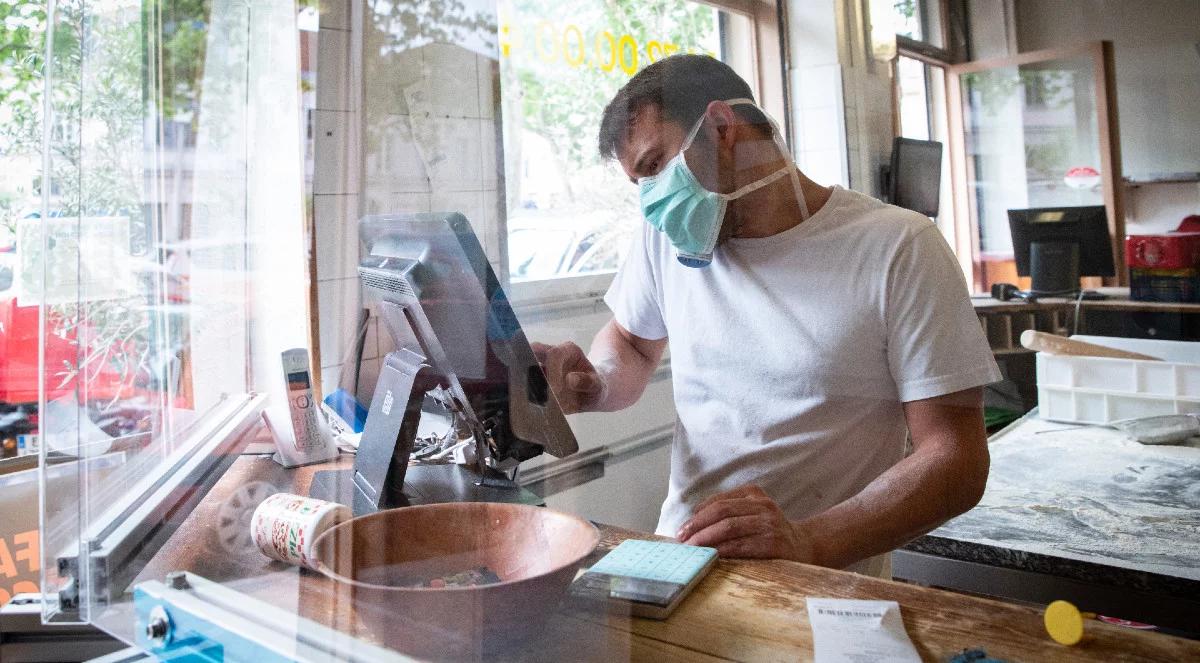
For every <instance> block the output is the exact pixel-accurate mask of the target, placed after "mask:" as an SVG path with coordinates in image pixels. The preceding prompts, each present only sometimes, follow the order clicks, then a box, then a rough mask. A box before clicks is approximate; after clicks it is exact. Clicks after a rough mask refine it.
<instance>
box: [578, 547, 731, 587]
mask: <svg viewBox="0 0 1200 663" xmlns="http://www.w3.org/2000/svg"><path fill="white" fill-rule="evenodd" d="M716 555H717V551H716V549H715V548H702V547H699V546H688V545H684V544H682V543H668V542H665V541H640V540H634V539H628V540H626V541H622V542H621V544H620V545H618V546H617V547H616V548H613V549H612V552H610V553H608V554H607V555H605V556H604V558H603V559H601V560H600V561H599V562H597V563H596V565H595V566H593V567H592V568H591V569H589V571H590V572H592V573H606V574H608V575H614V576H629V577H632V578H644V579H646V580H661V581H664V582H673V583H678V584H680V585H686V584H688V583H689V582H691V580H692V578H694V577H695V576H696V574H698V573H700V571H701V570H702V569H703V568H704V566H705V565H706V564H708V562H709V560H711V559H712V558H713V557H716Z"/></svg>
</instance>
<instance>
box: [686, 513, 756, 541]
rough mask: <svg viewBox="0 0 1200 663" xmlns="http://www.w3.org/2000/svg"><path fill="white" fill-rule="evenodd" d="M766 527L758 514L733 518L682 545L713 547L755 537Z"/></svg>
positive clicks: (690, 538) (700, 533) (700, 532)
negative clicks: (747, 537) (746, 537)
mask: <svg viewBox="0 0 1200 663" xmlns="http://www.w3.org/2000/svg"><path fill="white" fill-rule="evenodd" d="M766 527H767V523H765V522H764V520H763V517H762V516H761V515H759V514H753V515H746V516H734V517H732V518H725V519H723V520H720V521H718V522H716V523H713V524H712V525H709V526H708V527H705V528H704V529H701V530H699V531H697V532H696V533H695V534H693V535H691V536H689V537H688V538H687V539H685V540H683V543H686V544H688V545H690V546H712V547H715V546H717V545H718V544H720V543H724V542H726V541H732V540H734V539H740V538H742V537H745V536H752V535H755V534H757V533H759V532H762V531H763V530H764V529H765V528H766Z"/></svg>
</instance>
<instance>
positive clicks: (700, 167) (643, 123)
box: [617, 105, 736, 244]
mask: <svg viewBox="0 0 1200 663" xmlns="http://www.w3.org/2000/svg"><path fill="white" fill-rule="evenodd" d="M690 130H691V127H684V126H681V125H680V124H679V123H677V122H673V121H670V120H664V119H663V118H662V112H661V111H660V110H659V108H658V106H654V105H651V106H646V107H645V108H643V109H642V110H641V111H640V112H639V113H638V114H637V116H636V117H635V118H634V121H633V124H632V125H631V126H630V129H629V136H628V137H627V138H626V140H625V143H624V144H623V145H621V146H620V147H619V148H618V150H617V161H618V162H620V164H621V168H622V169H623V170H624V171H625V175H626V176H628V177H629V181H631V182H633V183H634V184H637V181H638V179H639V178H642V177H650V176H651V175H657V174H658V173H659V171H661V170H662V169H663V167H664V166H666V165H667V162H668V161H670V160H671V159H674V158H675V156H676V155H677V154H679V149H680V148H681V147H682V146H683V141H684V140H686V139H687V134H688V132H689V131H690ZM726 156H729V155H726ZM684 159H686V160H687V165H688V169H689V170H691V171H692V174H693V175H695V176H696V180H697V181H698V182H699V183H700V186H703V187H704V188H705V189H708V190H709V191H730V190H732V187H733V182H732V181H729V182H723V183H722V178H720V177H719V175H718V173H725V174H726V175H727V176H728V175H730V174H731V173H732V169H731V168H729V167H726V168H721V167H720V163H721V162H722V159H721V158H720V156H719V155H718V154H716V153H715V150H714V146H713V145H712V143H711V142H710V141H709V140H707V138H706V137H705V135H704V131H703V130H701V132H700V134H699V135H697V137H696V139H695V140H694V141H692V144H691V145H690V146H689V147H688V150H687V152H685V153H684ZM726 165H727V166H728V165H729V164H726ZM724 179H729V177H726V178H724ZM729 213H730V212H729V210H726V216H727V217H728V215H729ZM722 221H724V220H722ZM735 225H736V224H733V223H722V228H721V233H720V235H719V236H718V239H717V242H718V244H719V243H721V242H724V241H725V240H726V239H727V238H728V237H729V236H730V235H731V234H732V233H733V232H734V230H735V227H734V226H735Z"/></svg>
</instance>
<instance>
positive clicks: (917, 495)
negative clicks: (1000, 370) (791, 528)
mask: <svg viewBox="0 0 1200 663" xmlns="http://www.w3.org/2000/svg"><path fill="white" fill-rule="evenodd" d="M951 447H952V445H951ZM987 468H988V458H987V454H986V450H985V452H984V453H983V455H982V457H981V456H980V455H979V454H977V453H973V454H963V453H956V452H954V451H952V450H951V448H950V447H943V448H934V449H927V450H918V451H917V452H915V453H913V454H912V455H911V456H909V457H907V458H905V459H904V460H902V461H901V462H899V463H897V464H896V465H895V466H893V467H892V468H891V469H889V470H888V471H886V472H884V473H883V474H881V475H880V476H879V477H878V478H876V479H875V480H874V481H872V482H871V483H870V484H868V485H867V487H866V488H864V489H863V490H862V491H860V492H859V493H858V494H857V495H855V496H854V497H852V498H850V499H848V500H846V501H845V502H842V503H840V504H837V505H835V506H834V507H832V508H830V509H828V510H826V511H824V512H822V513H819V514H817V515H815V516H812V517H811V518H808V519H806V520H804V521H802V522H799V523H796V526H797V527H799V528H800V530H801V531H802V532H803V533H804V534H805V535H807V536H808V537H809V540H810V541H811V542H812V548H813V556H814V560H813V561H814V562H815V563H817V564H820V565H822V566H830V567H834V568H843V567H845V566H848V565H850V564H853V563H855V562H857V561H859V560H863V559H866V558H868V557H871V556H873V555H878V554H881V553H885V552H888V551H890V550H894V549H895V548H898V547H900V546H902V545H904V544H905V543H907V542H908V541H911V540H912V539H914V538H916V537H918V536H920V535H922V534H925V533H926V532H929V531H930V530H932V529H934V528H936V527H938V526H939V525H941V524H942V523H943V522H945V521H946V520H949V519H950V518H953V517H954V516H956V515H958V514H960V513H963V512H965V511H967V510H968V509H970V508H971V507H972V506H974V505H975V504H976V503H977V502H978V501H979V498H980V496H981V494H982V491H983V485H984V482H985V481H986V477H987Z"/></svg>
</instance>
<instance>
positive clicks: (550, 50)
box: [533, 21, 558, 62]
mask: <svg viewBox="0 0 1200 663" xmlns="http://www.w3.org/2000/svg"><path fill="white" fill-rule="evenodd" d="M533 43H534V47H535V48H537V53H538V57H539V58H541V59H542V61H544V62H554V61H555V60H557V59H558V40H556V39H555V38H554V26H553V25H550V22H549V21H542V22H541V23H538V25H537V30H536V32H535V34H534V38H533ZM547 44H549V46H548V47H547Z"/></svg>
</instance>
